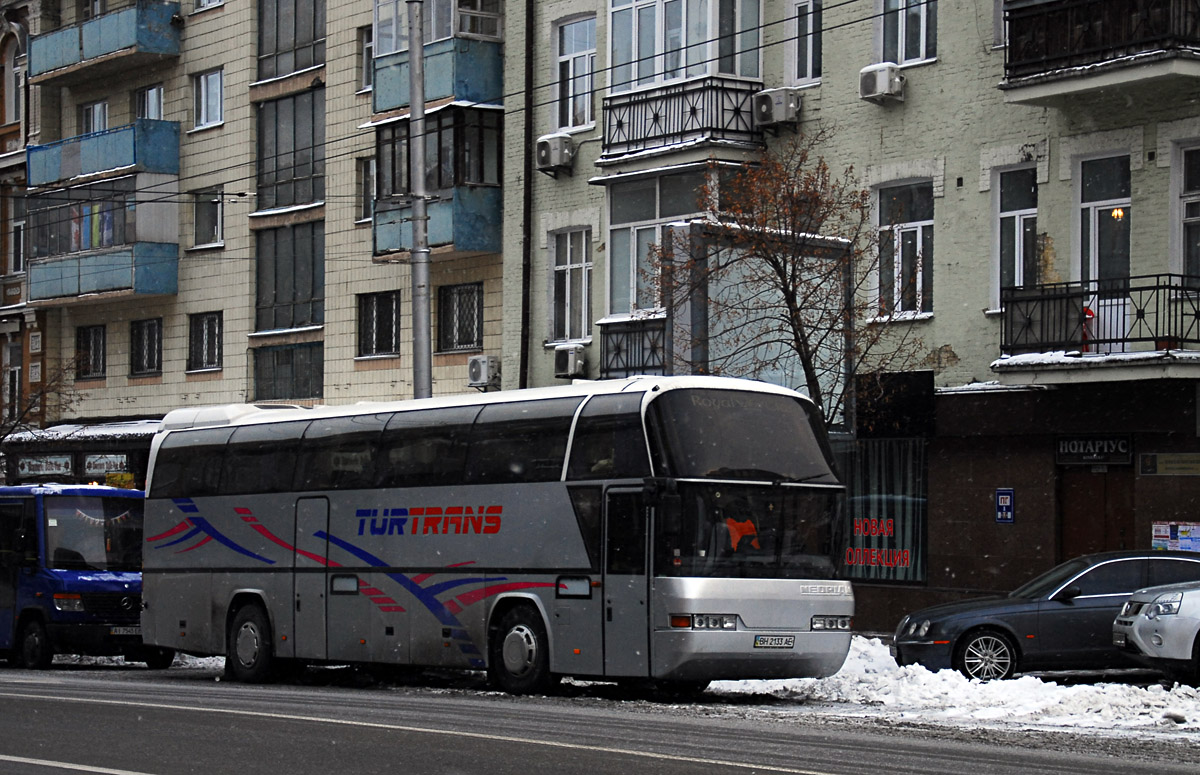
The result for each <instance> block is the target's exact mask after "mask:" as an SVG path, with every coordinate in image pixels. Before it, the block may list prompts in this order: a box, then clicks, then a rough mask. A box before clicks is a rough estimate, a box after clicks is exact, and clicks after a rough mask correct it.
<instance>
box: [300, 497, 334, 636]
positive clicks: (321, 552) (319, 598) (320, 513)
mask: <svg viewBox="0 0 1200 775" xmlns="http://www.w3.org/2000/svg"><path fill="white" fill-rule="evenodd" d="M328 529H329V501H327V500H326V499H325V498H301V499H300V500H297V501H296V537H295V538H296V540H295V543H294V546H295V547H296V555H295V563H296V565H295V571H296V572H295V576H294V578H295V584H294V593H295V594H294V598H295V599H294V601H293V604H292V606H293V607H292V611H293V616H294V617H295V619H294V626H293V630H292V631H293V633H294V638H295V643H294V644H293V648H294V649H295V656H296V657H297V658H299V659H325V657H326V651H325V605H326V601H327V596H326V593H325V584H326V579H327V578H328V575H327V573H326V567H327V564H328V562H327V558H328V547H329V539H328V538H326V537H325V531H326V530H328ZM318 534H320V537H319V538H318V537H317V535H318ZM314 557H315V558H319V559H314Z"/></svg>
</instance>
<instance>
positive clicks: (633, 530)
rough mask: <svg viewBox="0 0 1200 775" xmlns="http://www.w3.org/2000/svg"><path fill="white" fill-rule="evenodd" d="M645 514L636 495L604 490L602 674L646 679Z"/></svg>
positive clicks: (647, 637) (646, 583)
mask: <svg viewBox="0 0 1200 775" xmlns="http://www.w3.org/2000/svg"><path fill="white" fill-rule="evenodd" d="M648 528H649V515H648V509H647V508H646V506H645V502H644V499H643V496H642V492H641V491H640V490H615V489H613V490H608V491H607V494H606V498H605V510H604V587H603V589H604V674H605V675H609V676H643V677H644V676H648V675H650V603H649V575H648V573H647V556H646V555H647V553H646V537H647V534H648V532H649V531H648Z"/></svg>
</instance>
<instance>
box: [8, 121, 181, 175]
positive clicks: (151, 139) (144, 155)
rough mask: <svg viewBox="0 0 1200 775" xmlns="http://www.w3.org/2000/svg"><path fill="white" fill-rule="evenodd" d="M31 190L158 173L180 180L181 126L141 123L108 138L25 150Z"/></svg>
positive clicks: (84, 138) (111, 131) (106, 134)
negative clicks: (60, 183) (91, 179)
mask: <svg viewBox="0 0 1200 775" xmlns="http://www.w3.org/2000/svg"><path fill="white" fill-rule="evenodd" d="M25 157H26V158H25V161H26V168H27V173H26V174H27V175H28V180H29V187H30V188H36V187H39V186H46V185H53V184H55V183H59V182H64V181H69V180H74V179H79V178H91V177H105V176H106V173H108V174H111V175H123V174H128V173H130V172H155V173H162V174H166V175H175V176H178V175H179V122H177V121H157V120H153V119H147V118H140V119H138V120H137V121H134V122H133V123H132V124H127V125H125V126H121V127H114V128H113V129H106V130H104V131H102V132H92V133H90V134H86V135H76V136H75V137H69V138H67V139H66V140H59V141H58V142H55V143H48V144H47V145H31V146H29V147H28V148H26V150H25Z"/></svg>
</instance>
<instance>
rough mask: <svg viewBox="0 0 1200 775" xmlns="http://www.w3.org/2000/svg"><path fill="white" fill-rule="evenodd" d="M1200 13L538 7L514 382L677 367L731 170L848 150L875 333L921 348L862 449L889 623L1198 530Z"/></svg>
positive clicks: (864, 557)
mask: <svg viewBox="0 0 1200 775" xmlns="http://www.w3.org/2000/svg"><path fill="white" fill-rule="evenodd" d="M1189 7H1190V6H1188V5H1187V4H1186V3H1182V2H1166V3H1153V4H1151V3H1144V2H1135V1H1133V0H1092V1H1090V2H1066V1H1065V0H1064V1H1059V0H1049V1H1048V2H1047V1H1045V0H1042V1H1040V2H1029V1H1028V0H1009V1H1008V2H1003V1H1002V0H997V2H995V3H991V4H982V5H979V4H977V5H968V6H964V5H961V4H953V5H952V4H947V3H938V2H932V1H931V2H910V3H906V2H902V1H900V0H896V1H893V0H864V1H862V2H851V3H837V4H832V3H823V2H820V0H800V1H795V2H772V1H771V0H763V2H758V1H757V0H752V1H751V2H739V1H738V0H714V1H713V2H683V1H682V0H608V2H595V1H592V2H588V1H586V0H560V1H559V2H542V3H536V4H532V3H526V4H508V7H507V26H508V30H509V32H508V49H507V66H506V72H507V76H508V79H509V83H510V84H516V83H524V84H526V85H527V88H525V89H521V88H514V87H512V86H510V87H509V88H508V89H507V90H506V91H507V92H508V94H509V95H510V96H509V99H508V103H507V104H508V115H509V121H508V133H507V136H506V144H507V145H506V147H507V149H508V151H507V153H506V156H507V157H508V158H510V159H516V158H524V159H525V168H524V169H523V170H519V169H515V168H514V167H515V165H512V166H510V167H508V168H507V169H506V185H509V186H513V187H516V186H518V185H519V183H520V181H521V180H522V179H524V180H527V181H528V189H527V190H526V191H525V196H526V199H525V201H520V200H517V199H516V198H512V199H510V200H508V202H507V207H506V211H505V230H504V235H505V236H504V239H505V249H504V260H505V271H504V283H505V298H506V300H515V299H516V298H518V297H519V298H521V299H522V300H523V302H522V304H520V305H518V304H515V303H513V304H506V307H505V309H506V313H505V324H506V328H505V331H506V337H505V343H506V348H505V352H504V366H505V372H504V373H505V384H512V385H514V386H515V385H517V384H522V385H524V384H547V383H552V382H554V381H556V380H560V379H565V378H568V377H579V376H586V377H593V378H596V377H599V378H605V377H612V376H621V375H624V374H627V373H638V372H648V373H669V372H670V371H671V370H672V369H674V368H678V363H679V359H678V355H679V354H678V353H677V352H673V350H672V347H673V343H672V336H671V329H672V325H673V324H674V323H673V321H672V320H671V318H670V311H669V310H668V309H665V308H664V305H662V304H661V302H660V301H658V302H656V300H654V299H653V298H652V297H651V296H648V295H647V294H646V287H644V282H645V279H646V277H647V274H648V271H652V261H651V260H650V257H651V256H652V255H653V247H652V246H653V245H654V244H656V243H659V242H660V241H661V240H662V239H663V233H664V230H665V229H667V228H669V227H670V226H671V224H676V223H678V222H680V221H686V220H688V219H689V218H692V217H694V216H695V215H696V211H697V210H699V209H700V207H699V205H698V204H697V203H696V200H695V192H696V190H697V189H698V187H699V185H700V182H701V181H702V180H705V178H704V176H705V175H710V176H711V175H712V172H711V170H712V169H713V168H714V164H716V165H718V167H719V165H729V166H734V165H738V164H745V163H753V161H754V160H755V158H756V157H757V156H758V155H759V154H761V153H762V152H763V150H764V149H767V148H772V147H777V144H779V143H783V142H786V141H787V139H788V137H789V136H792V133H793V132H801V133H805V132H815V131H816V130H817V129H818V128H820V129H825V130H827V131H828V132H829V133H830V134H829V139H828V141H827V142H826V143H825V145H824V146H823V147H822V149H821V152H822V154H823V156H824V157H825V159H826V160H827V161H828V162H829V163H830V165H831V167H832V168H834V169H843V168H845V167H848V166H853V169H854V171H855V174H856V175H857V176H858V180H859V181H860V183H861V185H862V187H863V188H865V189H867V190H869V191H870V193H871V195H872V197H873V201H874V203H875V210H876V212H875V216H874V217H875V219H876V225H877V227H878V236H879V247H880V252H879V256H880V258H879V264H878V267H877V269H876V274H877V281H876V282H875V284H874V285H873V287H872V288H871V289H870V291H869V293H871V294H872V295H873V300H874V301H877V304H878V307H877V308H878V309H879V311H880V312H879V314H878V315H877V316H875V317H874V318H872V319H870V320H867V321H864V324H865V325H868V326H872V327H887V328H888V329H891V330H894V331H896V332H901V331H902V332H904V333H905V334H906V335H908V336H913V337H916V338H917V339H918V340H919V341H920V343H921V347H920V348H919V353H918V355H917V357H916V359H915V360H914V361H913V362H911V363H910V364H909V366H908V368H906V369H904V370H903V372H902V373H896V374H885V375H881V380H882V381H883V382H884V384H885V386H886V388H887V389H886V391H885V393H886V395H887V398H885V399H884V400H878V401H876V402H874V403H873V405H870V406H859V407H858V408H857V409H858V412H857V423H856V424H855V426H854V427H852V428H851V429H849V430H851V431H852V434H851V435H852V437H853V441H852V442H847V444H846V447H845V448H846V449H847V455H848V457H847V459H846V460H847V463H846V470H845V471H844V474H845V476H846V478H847V479H848V481H849V483H850V485H851V490H852V495H853V496H854V497H853V498H852V499H851V501H850V504H849V505H848V509H847V514H846V524H845V526H844V533H845V537H844V552H843V554H842V556H843V562H842V571H843V572H845V573H846V574H847V575H848V576H850V577H851V578H855V579H857V580H858V581H859V586H858V590H859V600H860V612H859V617H858V623H859V625H861V626H865V627H868V628H877V629H887V628H889V627H890V626H892V625H893V624H894V623H895V620H896V619H897V618H898V617H899V615H900V614H901V613H903V611H904V610H907V609H911V608H914V607H916V606H918V605H923V604H926V603H933V602H936V601H938V600H942V599H947V598H952V597H957V596H961V595H963V594H969V593H979V592H987V591H996V590H1005V589H1011V588H1012V587H1014V586H1016V585H1017V584H1019V583H1020V582H1021V581H1023V580H1024V579H1025V578H1027V577H1029V576H1031V575H1033V574H1034V573H1035V572H1038V571H1040V570H1043V569H1045V568H1047V567H1049V566H1051V565H1053V564H1054V563H1056V562H1058V561H1060V560H1062V559H1064V558H1066V557H1069V556H1074V555H1077V554H1080V553H1083V552H1086V551H1097V550H1101V549H1116V548H1135V547H1146V546H1149V545H1151V543H1152V542H1154V543H1155V545H1158V544H1162V543H1165V542H1169V541H1170V540H1171V538H1170V537H1171V536H1176V537H1177V536H1178V534H1179V532H1180V531H1183V533H1184V534H1186V532H1187V530H1188V529H1189V527H1188V526H1189V524H1190V523H1191V522H1194V521H1195V520H1194V517H1192V516H1191V515H1192V514H1193V513H1194V511H1195V507H1196V505H1197V502H1198V499H1200V486H1198V485H1200V479H1197V478H1196V477H1197V474H1200V468H1198V467H1197V466H1200V443H1198V441H1197V436H1198V433H1200V429H1198V426H1197V418H1198V413H1197V402H1198V400H1200V399H1198V395H1200V394H1198V392H1197V391H1198V389H1200V381H1198V379H1200V370H1198V369H1200V361H1198V360H1196V358H1197V357H1200V356H1197V355H1196V351H1197V350H1198V349H1200V348H1198V345H1200V329H1198V328H1197V326H1196V323H1197V322H1198V321H1200V314H1198V312H1197V310H1198V309H1200V307H1198V306H1197V305H1198V304H1200V299H1198V297H1197V296H1196V294H1195V293H1194V291H1193V290H1192V289H1193V288H1195V287H1197V285H1198V284H1200V277H1198V276H1197V272H1200V264H1198V263H1197V257H1198V256H1200V249H1198V248H1197V244H1198V243H1197V239H1196V235H1197V234H1198V233H1200V231H1198V229H1197V226H1196V224H1194V223H1193V222H1192V221H1193V220H1194V217H1193V216H1195V215H1196V214H1197V213H1194V212H1193V210H1195V209H1196V207H1195V206H1194V205H1195V202H1193V201H1192V200H1193V199H1195V198H1196V196H1197V194H1196V191H1197V190H1200V189H1197V186H1198V185H1200V183H1198V182H1197V181H1200V176H1198V175H1197V174H1196V170H1198V169H1200V166H1198V164H1200V109H1198V108H1197V106H1196V102H1195V100H1194V99H1193V93H1194V90H1195V86H1196V85H1197V83H1198V82H1197V81H1196V80H1195V79H1196V76H1197V75H1200V70H1197V69H1196V68H1197V63H1196V59H1195V54H1194V51H1195V47H1196V45H1197V43H1198V42H1200V37H1198V36H1200V26H1198V25H1197V21H1196V17H1195V14H1194V13H1191V12H1190V11H1188V10H1187V9H1188V8H1189ZM523 36H524V37H523ZM526 52H531V53H532V56H527V55H526ZM764 92H767V93H769V94H771V95H773V97H777V98H779V99H771V98H769V97H765V96H758V97H756V95H762V94H763V93H764ZM756 98H757V99H767V100H768V103H767V107H765V108H763V112H761V113H759V112H755V110H754V107H755V104H756ZM772 102H774V103H775V104H776V108H775V109H774V110H771V109H769V106H770V104H771V103H772ZM534 149H536V152H537V155H536V157H534V158H531V157H530V155H529V154H530V153H531V152H532V151H533V150H534ZM522 154H525V155H524V156H522ZM531 169H532V170H536V171H537V172H541V173H543V174H541V175H538V174H532V172H531ZM1193 178H1195V180H1193ZM707 180H708V182H709V183H710V184H713V183H714V180H713V179H712V178H711V177H710V178H708V179H707ZM1198 212H1200V211H1198ZM639 267H640V268H639ZM516 332H520V335H519V340H518V341H519V346H517V343H516V342H514V334H515V333H516ZM863 519H867V520H885V522H883V523H882V524H885V525H886V526H887V528H886V530H875V529H866V528H864V529H860V528H861V526H862V525H870V524H876V525H877V524H880V523H878V522H875V523H872V522H862V521H861V520H863ZM1172 531H1174V532H1172Z"/></svg>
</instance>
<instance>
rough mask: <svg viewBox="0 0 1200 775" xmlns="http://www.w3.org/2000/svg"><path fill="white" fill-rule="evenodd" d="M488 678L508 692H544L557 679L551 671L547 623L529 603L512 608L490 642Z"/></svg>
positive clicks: (497, 686) (503, 618) (501, 620)
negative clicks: (545, 623) (544, 622)
mask: <svg viewBox="0 0 1200 775" xmlns="http://www.w3.org/2000/svg"><path fill="white" fill-rule="evenodd" d="M488 678H489V680H491V682H492V684H493V685H494V686H496V688H498V689H500V690H502V691H505V692H508V693H509V694H541V693H544V692H545V691H546V690H548V689H550V688H551V687H552V686H554V684H555V683H556V682H557V676H554V675H552V674H551V673H550V648H549V643H548V640H547V638H546V625H544V624H543V623H542V617H541V616H539V615H538V613H537V611H535V610H533V609H531V608H529V607H528V606H518V607H516V608H512V609H509V611H508V612H507V613H505V614H504V616H503V617H501V619H500V624H499V626H498V627H497V628H496V630H495V631H494V634H493V635H492V638H491V642H490V643H489V644H488Z"/></svg>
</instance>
